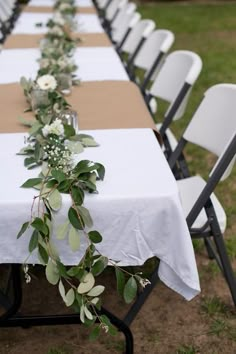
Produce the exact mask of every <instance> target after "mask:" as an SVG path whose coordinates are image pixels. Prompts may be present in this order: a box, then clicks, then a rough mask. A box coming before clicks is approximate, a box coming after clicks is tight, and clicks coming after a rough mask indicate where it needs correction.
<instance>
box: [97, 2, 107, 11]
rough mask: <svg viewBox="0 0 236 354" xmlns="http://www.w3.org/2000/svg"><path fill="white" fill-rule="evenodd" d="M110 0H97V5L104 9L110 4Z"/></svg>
mask: <svg viewBox="0 0 236 354" xmlns="http://www.w3.org/2000/svg"><path fill="white" fill-rule="evenodd" d="M109 1H110V0H97V1H96V4H97V7H98V8H99V9H100V10H103V9H105V7H106V6H107V5H108V3H109Z"/></svg>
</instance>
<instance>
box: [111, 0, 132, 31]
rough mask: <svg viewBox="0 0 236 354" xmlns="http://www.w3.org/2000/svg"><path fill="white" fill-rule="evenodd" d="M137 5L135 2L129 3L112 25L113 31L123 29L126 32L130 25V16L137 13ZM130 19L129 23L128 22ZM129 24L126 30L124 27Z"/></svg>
mask: <svg viewBox="0 0 236 354" xmlns="http://www.w3.org/2000/svg"><path fill="white" fill-rule="evenodd" d="M136 9H137V5H136V4H135V3H134V2H129V3H127V4H125V5H124V6H123V8H122V9H121V10H120V11H119V13H118V15H117V16H116V18H115V19H114V21H113V22H112V23H111V29H112V30H113V31H115V30H117V29H119V28H122V29H123V31H124V32H126V30H127V28H128V25H129V22H128V21H129V18H130V16H131V15H132V14H133V13H134V12H135V11H136ZM126 18H128V21H127V20H126ZM125 23H127V25H126V28H123V26H124V25H125Z"/></svg>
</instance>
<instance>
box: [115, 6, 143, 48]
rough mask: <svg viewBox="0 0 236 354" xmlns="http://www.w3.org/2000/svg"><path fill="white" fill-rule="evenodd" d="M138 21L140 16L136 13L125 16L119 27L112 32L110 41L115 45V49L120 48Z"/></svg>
mask: <svg viewBox="0 0 236 354" xmlns="http://www.w3.org/2000/svg"><path fill="white" fill-rule="evenodd" d="M140 19H141V15H140V14H139V13H138V12H134V13H126V14H125V16H124V17H123V19H122V23H121V24H120V26H119V27H118V28H116V29H115V30H114V31H113V32H112V40H113V42H114V43H116V44H117V47H120V46H121V45H122V44H123V43H124V41H125V39H126V38H127V36H128V35H129V33H130V31H131V30H132V28H133V27H134V26H135V25H136V23H137V22H139V21H140Z"/></svg>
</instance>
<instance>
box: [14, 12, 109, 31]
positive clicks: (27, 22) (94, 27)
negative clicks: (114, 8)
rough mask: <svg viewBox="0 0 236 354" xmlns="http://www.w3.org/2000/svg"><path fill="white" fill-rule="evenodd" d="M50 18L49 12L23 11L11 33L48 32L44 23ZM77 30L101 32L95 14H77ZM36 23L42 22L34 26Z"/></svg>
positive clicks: (101, 29)
mask: <svg viewBox="0 0 236 354" xmlns="http://www.w3.org/2000/svg"><path fill="white" fill-rule="evenodd" d="M51 18H52V14H50V13H30V12H24V13H22V14H21V16H20V17H19V18H18V20H17V22H16V24H15V27H14V29H13V31H12V34H44V33H47V32H48V27H47V26H46V23H47V22H48V20H50V19H51ZM75 20H76V21H77V24H78V25H77V30H76V32H79V33H103V32H104V29H103V28H102V25H101V23H100V22H99V19H98V16H97V15H96V14H77V15H75ZM36 24H42V25H41V26H36Z"/></svg>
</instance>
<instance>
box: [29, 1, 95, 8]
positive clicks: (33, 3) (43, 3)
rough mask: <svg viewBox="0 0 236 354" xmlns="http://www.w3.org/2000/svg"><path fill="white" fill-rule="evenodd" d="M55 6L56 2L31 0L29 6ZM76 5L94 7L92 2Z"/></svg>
mask: <svg viewBox="0 0 236 354" xmlns="http://www.w3.org/2000/svg"><path fill="white" fill-rule="evenodd" d="M54 4H55V0H31V1H30V2H29V3H28V5H30V6H48V7H52V6H53V5H54ZM75 5H76V6H79V7H90V6H93V2H92V0H76V1H75Z"/></svg>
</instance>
